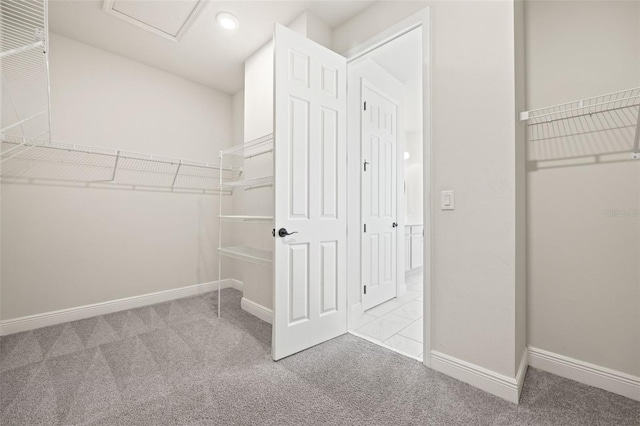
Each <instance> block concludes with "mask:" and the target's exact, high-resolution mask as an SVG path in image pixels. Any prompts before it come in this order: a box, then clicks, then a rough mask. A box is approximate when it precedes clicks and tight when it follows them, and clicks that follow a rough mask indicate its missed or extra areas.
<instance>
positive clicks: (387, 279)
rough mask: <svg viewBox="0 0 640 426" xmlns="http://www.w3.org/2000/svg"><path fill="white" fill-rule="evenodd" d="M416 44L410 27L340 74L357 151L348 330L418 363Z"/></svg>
mask: <svg viewBox="0 0 640 426" xmlns="http://www.w3.org/2000/svg"><path fill="white" fill-rule="evenodd" d="M422 41H423V34H422V27H421V26H417V27H416V28H413V29H411V30H409V31H405V32H403V33H402V34H401V35H398V36H396V37H392V38H390V39H389V40H387V41H384V42H381V43H380V44H379V45H378V46H376V47H374V48H372V49H371V50H369V51H368V52H367V53H365V54H363V55H360V56H359V57H357V58H356V59H354V60H351V61H350V62H349V64H348V71H347V73H348V84H349V128H350V130H349V143H350V151H349V153H350V156H352V155H353V154H354V153H355V152H356V151H357V152H358V154H359V155H358V156H357V157H356V158H359V159H360V164H358V165H357V166H358V168H359V170H358V175H357V180H358V182H359V191H360V199H359V200H358V201H359V205H358V206H357V208H358V211H359V212H360V218H359V219H360V221H359V222H360V223H359V224H358V225H359V229H360V241H358V242H357V243H359V248H360V258H359V259H358V260H359V262H358V264H359V265H360V274H359V277H358V278H359V279H358V280H357V284H356V285H359V288H357V289H355V288H350V295H352V296H353V295H354V294H355V291H357V292H358V296H359V298H358V299H357V300H359V301H360V303H359V304H358V303H353V302H350V304H351V312H350V324H349V330H350V332H351V333H353V334H355V335H358V336H360V337H362V338H365V339H367V340H369V341H372V342H374V343H376V344H379V345H381V346H384V347H387V348H389V349H391V350H394V351H396V352H399V353H402V354H403V355H407V356H410V357H412V358H415V359H418V360H420V361H422V360H423V352H424V348H425V346H427V345H426V344H425V343H426V339H425V335H426V333H425V326H424V324H425V315H424V306H425V305H426V303H425V298H424V288H425V285H424V283H425V279H424V278H425V272H424V270H425V268H424V258H425V255H426V253H427V252H428V250H425V246H424V244H425V242H424V241H425V238H424V234H425V227H424V217H425V215H424V211H425V209H424V205H423V194H424V189H425V188H424V170H423V169H424V167H423V158H424V154H423V146H424V144H425V140H424V136H423V135H424V134H425V132H424V126H423V103H424V102H423V56H422V55H423V47H422ZM352 88H355V90H352ZM356 105H357V106H356ZM356 108H358V109H359V111H358V113H357V114H356ZM356 129H359V131H355V130H356ZM355 143H357V144H358V145H359V146H358V147H354V146H353V145H352V144H355ZM349 167H350V178H351V177H352V176H354V177H355V172H354V168H355V166H354V164H353V163H350V166H349ZM350 186H351V184H350ZM351 190H353V186H351ZM350 208H353V207H352V205H350ZM351 220H353V218H351ZM351 223H353V222H350V225H351ZM350 229H351V226H350ZM351 242H354V241H353V240H351ZM352 276H353V275H352ZM350 278H351V277H350ZM350 286H351V284H350Z"/></svg>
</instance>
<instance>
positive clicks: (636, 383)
mask: <svg viewBox="0 0 640 426" xmlns="http://www.w3.org/2000/svg"><path fill="white" fill-rule="evenodd" d="M529 363H530V365H531V367H533V368H538V369H540V370H544V371H548V372H549V373H553V374H556V375H558V376H561V377H565V378H567V379H571V380H575V381H576V382H580V383H584V384H585V385H589V386H594V387H597V388H600V389H604V390H607V391H609V392H613V393H617V394H618V395H622V396H626V397H627V398H631V399H633V400H636V401H640V377H636V376H632V375H630V374H626V373H622V372H620V371H615V370H611V369H609V368H605V367H601V366H599V365H595V364H590V363H588V362H584V361H580V360H577V359H573V358H569V357H568V356H564V355H559V354H556V353H553V352H549V351H545V350H543V349H538V348H533V347H529Z"/></svg>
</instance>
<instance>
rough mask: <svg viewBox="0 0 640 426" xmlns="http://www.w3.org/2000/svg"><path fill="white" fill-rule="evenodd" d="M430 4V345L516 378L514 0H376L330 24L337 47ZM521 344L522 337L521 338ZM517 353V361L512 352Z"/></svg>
mask: <svg viewBox="0 0 640 426" xmlns="http://www.w3.org/2000/svg"><path fill="white" fill-rule="evenodd" d="M427 5H431V6H432V8H431V14H432V23H433V27H432V29H431V34H432V47H433V51H432V80H433V83H432V96H431V98H432V123H431V125H432V127H431V129H432V130H431V134H432V141H433V142H432V156H433V161H432V167H433V169H432V178H433V183H432V185H433V190H434V192H433V194H431V202H432V203H433V204H434V205H435V206H439V193H440V191H441V190H445V189H453V190H455V191H456V210H455V211H440V210H439V209H438V210H435V211H434V217H433V221H432V223H433V236H432V238H433V243H432V244H433V245H432V247H433V254H434V255H433V258H432V259H433V272H432V290H431V297H432V302H431V306H432V308H433V313H432V315H431V318H432V325H431V341H432V344H431V347H432V349H433V350H435V351H438V352H440V353H443V354H446V355H447V356H450V357H453V358H457V359H460V360H464V361H466V362H469V363H472V364H474V365H476V366H480V367H482V368H484V369H487V370H490V371H492V372H494V373H497V374H501V375H504V376H507V377H510V378H514V377H515V375H516V370H517V368H518V363H519V359H520V356H521V354H522V352H523V350H524V346H523V340H524V339H522V338H518V337H517V334H518V333H520V332H521V330H522V327H521V326H520V325H519V324H517V322H518V319H517V318H516V312H515V310H516V290H517V288H519V287H521V286H522V285H523V282H522V281H521V280H518V279H517V275H518V273H519V272H520V271H519V270H518V268H519V267H520V266H518V265H517V264H516V226H517V224H516V170H517V169H519V168H522V167H524V164H523V162H520V163H519V162H518V161H517V157H516V149H515V138H516V124H515V117H516V108H515V100H516V88H515V86H516V80H515V55H514V50H515V46H514V43H515V30H514V25H515V20H514V19H515V18H514V6H513V3H512V2H378V3H376V4H374V5H373V6H372V7H370V8H369V9H367V10H366V11H364V12H363V13H362V14H361V15H359V16H357V17H355V18H353V19H351V20H350V21H348V22H347V23H345V24H344V25H342V26H340V27H338V28H336V29H335V30H334V33H333V46H334V49H335V50H337V51H339V52H344V51H346V50H348V49H349V48H352V47H354V46H357V45H358V44H360V43H362V42H363V41H365V40H366V39H368V38H370V37H372V36H374V35H376V34H378V33H379V32H380V31H381V30H383V29H385V28H388V27H390V26H391V25H393V24H395V23H397V22H399V21H400V20H401V19H403V18H405V17H407V16H410V15H411V14H413V13H415V12H417V11H418V10H420V9H422V8H424V7H425V6H427ZM520 346H522V347H520ZM516 359H517V360H518V361H515V360H516Z"/></svg>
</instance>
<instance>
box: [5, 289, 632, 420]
mask: <svg viewBox="0 0 640 426" xmlns="http://www.w3.org/2000/svg"><path fill="white" fill-rule="evenodd" d="M222 296H223V306H224V307H226V309H225V311H224V312H223V318H222V319H220V320H219V319H218V318H217V317H216V312H215V303H214V302H215V298H216V293H215V292H214V293H208V294H205V295H203V296H201V297H193V298H188V299H181V300H176V301H172V302H167V303H162V304H159V305H154V306H150V307H145V308H139V309H133V310H129V311H124V312H119V313H115V314H110V315H104V316H100V317H95V318H90V319H86V320H81V321H76V322H72V323H67V324H62V325H58V326H53V327H48V328H44V329H39V330H34V331H30V332H26V333H20V334H15V335H11V336H7V337H4V338H2V339H0V374H1V376H0V411H1V414H2V418H1V420H0V423H1V424H2V425H3V426H9V425H39V424H43V425H45V424H46V425H56V424H65V425H66V424H101V425H289V424H290V425H302V424H305V425H321V424H326V425H355V424H361V425H426V424H433V425H563V426H569V425H616V426H622V425H634V426H637V425H640V403H638V402H634V401H632V400H630V399H626V398H623V397H620V396H617V395H614V394H611V393H608V392H605V391H602V390H598V389H595V388H591V387H588V386H585V385H582V384H579V383H576V382H573V381H570V380H566V379H562V378H560V377H557V376H554V375H551V374H548V373H544V372H541V371H537V370H534V369H530V370H529V372H528V374H527V379H526V383H525V388H524V394H523V397H522V402H521V404H520V405H518V406H516V405H514V404H511V403H508V402H506V401H503V400H501V399H499V398H496V397H493V396H491V395H489V394H486V393H484V392H482V391H480V390H477V389H475V388H473V387H471V386H468V385H466V384H464V383H461V382H458V381H456V380H454V379H452V378H449V377H447V376H445V375H442V374H439V373H436V372H434V371H432V370H430V369H427V368H425V367H424V366H422V364H420V363H418V362H417V361H414V360H412V359H409V358H406V357H403V356H401V355H398V354H396V353H394V352H391V351H388V350H386V349H383V348H381V347H378V346H376V345H374V344H372V343H369V342H367V341H364V340H361V339H359V338H357V337H354V336H351V335H345V336H342V337H339V338H337V339H334V340H332V341H329V342H327V343H324V344H322V345H319V346H316V347H314V348H311V349H309V350H307V351H304V352H302V353H300V354H297V355H294V356H291V357H289V358H286V359H284V360H282V361H279V362H277V363H275V362H273V361H272V360H271V358H270V341H271V327H270V326H269V325H268V324H266V323H264V322H262V321H260V320H258V319H256V318H254V317H252V316H251V315H248V314H246V313H245V312H243V311H242V310H240V297H241V294H240V293H239V292H237V291H235V290H231V289H227V290H224V291H223V295H222Z"/></svg>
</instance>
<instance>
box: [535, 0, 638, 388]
mask: <svg viewBox="0 0 640 426" xmlns="http://www.w3.org/2000/svg"><path fill="white" fill-rule="evenodd" d="M526 42H527V45H526V52H527V58H526V59H527V69H526V72H527V100H528V102H527V108H528V109H531V108H540V107H544V106H547V105H553V104H557V103H561V102H567V101H572V100H575V99H581V98H585V97H589V96H595V95H599V94H603V93H607V92H613V91H618V90H624V89H629V88H632V87H638V86H640V3H638V2H611V1H600V2H596V1H594V2H592V1H583V2H562V1H560V2H528V3H527V5H526ZM634 115H635V113H634ZM607 118H610V117H607V116H606V115H600V116H599V117H598V116H595V117H594V118H593V120H594V122H595V120H607ZM582 123H583V124H582V127H583V128H588V127H589V124H585V123H587V122H586V121H583V122H582ZM633 133H634V129H633V128H627V129H622V130H607V131H604V132H595V133H586V134H583V135H577V136H576V135H575V133H572V132H569V134H570V135H572V136H567V137H558V138H555V139H550V140H549V141H547V142H544V141H535V140H530V141H529V148H530V151H529V155H528V199H527V202H528V212H527V214H528V231H527V238H528V252H529V255H528V263H529V272H528V293H529V294H528V299H529V300H528V314H529V330H528V332H529V345H530V346H533V347H536V348H540V349H544V350H547V351H550V352H554V353H557V354H561V355H564V356H568V357H571V358H574V359H578V360H580V361H585V362H589V363H592V364H596V365H599V366H602V367H606V368H610V369H613V370H617V371H620V372H624V373H627V374H632V375H635V376H640V270H639V267H638V265H639V264H640V260H639V259H640V219H639V218H638V217H637V216H636V217H633V216H627V217H607V216H606V215H605V210H608V209H610V210H613V209H620V210H627V209H628V210H634V209H635V210H637V209H640V161H637V160H636V161H632V160H630V150H631V148H630V147H631V145H632V143H633ZM530 139H535V137H534V138H532V137H531V134H530ZM620 150H621V151H622V153H621V154H619V155H618V154H612V153H614V152H617V151H620ZM596 156H600V159H599V161H597V159H596Z"/></svg>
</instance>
